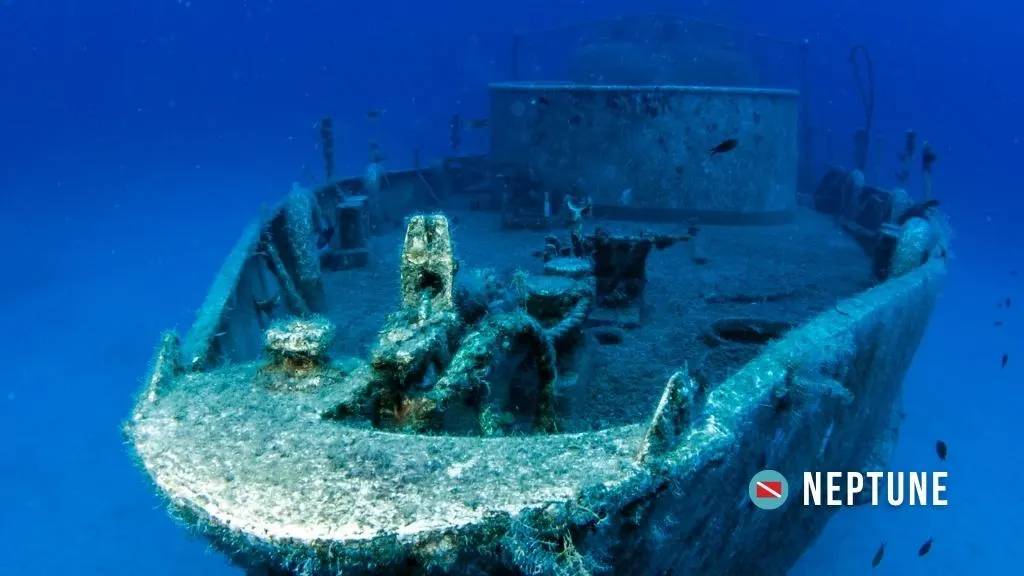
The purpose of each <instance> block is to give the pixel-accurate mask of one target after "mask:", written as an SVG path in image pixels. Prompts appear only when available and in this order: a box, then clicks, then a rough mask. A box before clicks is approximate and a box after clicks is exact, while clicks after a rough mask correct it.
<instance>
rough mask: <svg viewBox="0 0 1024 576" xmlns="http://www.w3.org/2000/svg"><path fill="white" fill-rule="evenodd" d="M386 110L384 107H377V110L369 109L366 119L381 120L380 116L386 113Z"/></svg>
mask: <svg viewBox="0 0 1024 576" xmlns="http://www.w3.org/2000/svg"><path fill="white" fill-rule="evenodd" d="M384 112H385V111H384V110H383V109H381V110H376V109H375V110H367V111H366V119H367V120H379V119H380V117H381V116H383V115H384Z"/></svg>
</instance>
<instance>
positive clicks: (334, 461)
mask: <svg viewBox="0 0 1024 576" xmlns="http://www.w3.org/2000/svg"><path fill="white" fill-rule="evenodd" d="M255 369H256V368H255V366H252V365H250V366H241V367H232V368H226V369H221V370H217V371H213V372H210V373H205V374H195V375H186V376H184V377H182V378H180V379H179V381H178V382H176V384H175V386H174V387H173V389H172V390H170V391H169V392H168V393H167V395H166V396H164V397H161V399H160V401H159V402H157V403H154V404H148V403H147V404H143V405H142V407H141V411H140V413H139V414H138V417H137V418H136V420H135V425H134V426H133V434H134V436H135V445H136V447H137V448H138V450H139V452H140V455H141V457H142V461H143V462H144V463H145V465H146V467H147V469H148V471H149V472H150V474H151V475H152V477H153V478H154V480H155V481H156V483H157V485H158V486H159V487H160V488H161V490H162V491H163V492H164V493H165V494H169V495H173V496H174V497H175V498H176V499H181V500H182V501H183V502H184V503H185V504H186V506H187V508H188V509H190V510H194V509H195V507H196V506H198V507H199V508H200V509H201V510H203V511H205V513H206V514H208V515H209V516H210V517H211V519H212V520H213V521H214V522H213V523H214V524H218V525H220V526H230V527H231V528H232V529H234V530H238V531H240V532H242V533H247V534H253V535H257V536H259V537H261V538H266V539H270V540H275V539H281V538H289V539H296V540H298V541H305V542H316V541H351V540H363V539H370V538H373V537H375V536H379V535H380V534H381V533H382V532H386V533H392V534H397V535H398V536H403V535H409V534H418V533H421V532H427V531H432V530H438V529H444V528H449V527H458V526H461V525H465V524H470V523H477V522H479V521H480V520H481V519H482V517H483V515H484V514H485V513H487V512H493V511H507V512H510V513H515V512H517V511H519V510H520V509H522V508H525V507H537V506H542V505H544V504H545V503H549V502H562V501H565V500H567V499H571V498H572V497H574V496H575V495H576V494H577V493H578V491H579V490H580V489H581V488H582V487H585V486H591V485H595V484H598V485H600V484H606V485H614V484H617V483H618V482H620V481H622V480H624V479H626V478H627V477H628V476H629V475H630V474H632V473H635V471H636V468H635V466H634V465H633V464H632V458H633V456H634V455H635V454H636V450H637V448H638V446H639V442H640V437H641V431H640V429H639V428H638V427H626V428H619V429H613V430H609V431H606V432H601V433H597V434H590V435H585V436H580V435H554V436H546V437H536V438H525V437H523V438H497V439H481V438H472V437H463V438H453V437H433V438H431V437H416V436H409V435H398V434H387V433H382V432H379V431H378V432H372V434H373V435H374V437H373V439H372V440H370V434H371V432H370V431H368V430H360V429H355V428H350V427H347V426H344V425H342V424H340V423H337V422H332V421H326V420H321V419H319V417H318V413H319V410H320V409H321V408H322V404H323V401H324V400H325V398H324V397H323V396H321V395H320V394H318V393H315V392H309V393H299V392H271V391H268V390H266V389H265V388H262V387H259V386H257V385H254V384H253V381H254V376H255ZM325 393H326V394H336V393H337V391H336V390H335V391H327V392H325ZM527 444H529V446H527ZM481 448H482V449H481ZM495 478H500V479H501V481H499V482H495Z"/></svg>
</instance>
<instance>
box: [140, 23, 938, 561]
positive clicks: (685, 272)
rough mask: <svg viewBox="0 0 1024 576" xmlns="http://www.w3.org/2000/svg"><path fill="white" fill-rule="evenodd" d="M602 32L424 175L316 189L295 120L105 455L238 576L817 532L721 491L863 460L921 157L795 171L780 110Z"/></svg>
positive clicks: (815, 514) (859, 159)
mask: <svg viewBox="0 0 1024 576" xmlns="http://www.w3.org/2000/svg"><path fill="white" fill-rule="evenodd" d="M656 20H657V19H656ZM622 26H625V24H623V23H622V22H618V21H617V22H613V23H612V26H611V30H610V31H609V32H608V33H607V34H600V35H597V36H595V38H599V39H600V41H595V42H592V43H591V44H590V45H587V46H584V47H581V48H580V49H579V50H578V53H577V55H576V56H575V60H574V62H573V65H572V66H569V70H570V77H569V78H567V79H565V80H564V81H559V82H525V81H515V82H504V83H497V84H492V85H490V86H488V92H489V99H490V105H491V111H490V114H489V117H488V118H487V119H480V120H472V121H468V122H467V121H464V120H463V119H462V118H461V117H460V116H459V115H458V114H456V115H454V116H453V117H452V122H451V134H450V135H449V136H450V138H449V140H450V142H449V144H450V148H451V150H453V151H454V152H453V154H452V156H450V157H447V158H444V159H442V160H440V161H439V162H437V163H435V164H432V165H430V166H428V167H427V166H424V165H423V164H421V162H420V157H419V153H418V152H416V153H414V154H413V167H412V168H410V169H407V170H388V169H385V168H384V159H385V157H386V155H385V154H384V151H382V150H381V147H380V145H379V144H378V143H376V142H371V143H370V146H369V149H370V161H369V163H368V164H367V165H366V167H365V170H363V171H362V173H360V174H356V175H353V176H351V177H340V176H339V175H338V174H337V167H336V165H335V159H334V150H335V148H336V146H335V142H334V138H335V134H334V126H335V123H334V121H333V120H332V119H331V118H323V119H321V121H320V122H319V123H318V128H319V137H320V143H319V144H320V146H319V149H320V150H321V151H322V153H323V161H324V172H325V178H324V179H323V180H322V181H320V182H314V183H312V184H310V185H306V186H304V185H301V184H299V183H295V184H293V186H292V190H291V192H290V193H288V194H287V196H286V197H285V198H284V200H283V201H281V202H280V203H279V204H278V205H276V206H274V207H272V208H268V209H266V210H264V211H263V213H262V214H260V217H259V218H258V219H256V220H255V221H254V222H253V223H252V224H251V225H250V226H249V227H247V228H246V229H245V230H244V232H243V234H242V237H241V239H240V240H239V242H238V243H237V245H236V246H235V247H234V249H233V250H232V251H231V252H230V254H228V256H227V258H226V261H225V263H224V265H223V267H222V269H221V271H220V273H219V274H218V276H217V278H216V280H215V281H214V283H213V286H212V287H211V288H210V291H209V294H208V295H207V298H206V300H205V302H204V303H203V305H202V307H201V308H200V310H199V313H198V317H197V319H196V321H195V323H194V324H193V325H192V326H191V328H190V329H189V331H188V332H187V333H186V334H185V335H184V337H183V338H179V337H178V336H177V335H176V334H174V333H167V334H165V335H164V336H163V337H162V339H161V341H160V345H159V348H158V350H157V354H156V358H155V360H154V362H153V365H152V367H151V370H150V373H149V376H148V378H147V380H146V382H145V387H144V389H143V391H142V394H141V395H140V397H139V398H138V401H137V403H136V406H135V408H134V410H133V413H132V415H131V419H130V421H129V422H128V424H127V426H126V431H127V433H128V434H129V436H130V439H131V442H132V443H133V446H134V448H135V451H136V453H137V454H138V456H139V460H140V462H141V464H142V466H143V467H144V468H145V469H146V471H147V473H148V474H149V475H150V477H151V478H152V479H153V481H154V483H155V485H156V486H157V488H158V490H159V491H160V493H161V494H164V495H166V496H167V497H168V499H169V501H170V502H171V504H172V508H173V510H174V511H175V514H176V515H177V516H178V517H180V518H182V519H184V520H186V521H187V522H188V523H189V524H190V525H191V526H192V527H193V528H194V529H195V531H197V532H199V533H201V534H203V535H204V536H206V537H208V538H209V539H210V540H211V541H212V542H213V543H214V544H215V545H216V546H217V547H218V548H219V549H220V550H223V551H225V553H227V554H229V555H230V556H231V557H232V560H233V561H234V562H235V563H236V564H238V565H239V566H243V567H245V568H246V569H248V570H250V572H249V573H250V574H252V575H256V574H302V575H303V576H309V575H313V574H330V575H333V574H340V573H346V574H370V573H383V572H382V571H390V572H394V573H414V574H419V573H464V574H498V573H500V574H506V573H507V574H514V573H515V574H517V573H531V574H537V573H556V574H563V573H574V574H576V573H580V574H583V573H629V574H634V573H636V574H649V575H652V576H653V575H655V574H665V573H673V571H674V570H677V571H676V572H674V573H677V574H682V573H693V574H732V573H737V574H738V573H754V572H755V571H758V570H760V571H762V572H764V573H773V574H774V573H782V572H784V570H785V568H786V567H788V566H789V565H790V564H791V563H792V561H793V560H794V559H795V558H796V557H797V555H798V554H799V553H800V552H801V551H802V550H803V549H804V548H805V547H806V546H807V545H808V543H809V542H811V541H813V539H814V537H816V535H817V534H818V533H819V532H820V530H821V529H822V527H823V526H824V522H825V521H826V520H827V515H828V512H827V511H825V512H823V511H819V510H814V509H811V508H809V507H807V508H800V509H799V510H792V509H791V510H790V511H789V512H787V513H786V514H779V515H776V516H774V517H771V518H769V517H768V516H764V515H760V516H759V515H757V511H755V510H753V506H754V504H753V503H752V502H751V499H750V497H749V494H748V491H747V483H748V482H749V479H750V478H751V476H752V475H753V474H754V473H755V472H757V471H758V470H763V469H766V468H771V469H773V470H778V471H780V473H783V474H789V473H796V472H797V471H799V470H811V469H821V470H829V469H831V470H837V469H854V468H857V467H871V466H873V467H874V468H875V469H878V467H879V466H880V465H881V464H880V463H884V462H885V461H886V460H887V458H888V456H889V454H890V453H891V449H892V446H893V444H894V442H895V438H896V432H897V431H898V427H899V414H900V409H899V402H900V387H901V383H902V379H903V375H904V374H905V372H906V370H907V368H908V367H909V365H910V360H911V359H912V357H913V354H914V352H915V350H916V347H917V344H918V343H919V342H920V339H921V338H922V337H923V333H924V328H925V326H926V325H927V320H928V317H929V315H930V313H931V307H932V306H933V305H934V300H935V298H936V297H937V294H938V290H939V288H938V286H939V284H940V280H941V278H942V276H943V275H944V271H945V270H944V265H943V264H942V262H940V260H944V258H945V256H946V246H947V242H948V238H949V235H948V228H947V226H946V224H945V221H944V219H943V218H942V214H941V213H940V212H939V209H938V201H937V200H935V198H934V197H933V195H932V187H931V186H932V171H933V167H934V164H935V162H936V158H937V156H936V154H935V151H934V149H933V148H932V147H931V145H930V144H929V143H927V142H924V143H923V145H922V146H918V145H917V135H916V133H914V132H908V133H907V134H906V135H905V137H904V141H903V142H902V147H901V148H900V150H899V152H898V158H899V160H900V165H901V167H902V169H901V170H900V172H899V173H898V184H899V186H897V187H895V188H892V189H887V188H883V187H881V186H877V185H873V184H869V183H867V182H866V178H865V171H866V168H865V165H864V162H866V159H867V158H869V157H871V156H870V155H869V154H868V153H867V151H866V149H864V148H863V147H864V146H866V143H867V142H870V141H871V139H870V138H869V137H867V136H866V135H862V136H859V137H858V139H857V142H859V143H860V146H861V147H860V148H858V151H857V153H856V154H855V168H854V169H850V170H848V169H844V168H840V167H838V166H830V167H827V168H824V169H823V170H821V172H824V176H823V177H821V178H820V179H819V178H817V173H816V168H823V167H821V166H818V165H816V164H815V163H814V162H813V161H812V158H810V148H809V144H808V143H809V142H810V133H809V131H808V128H807V126H806V125H805V122H803V121H802V120H801V119H803V120H806V119H807V117H808V113H807V104H806V103H805V102H803V101H802V97H801V94H800V92H798V91H796V90H783V89H769V88H759V87H755V85H756V84H757V82H756V81H755V78H754V77H753V76H752V75H751V69H752V66H747V65H745V64H743V62H744V61H745V58H744V57H742V54H740V53H738V52H736V51H733V50H732V49H730V50H726V51H725V52H724V53H722V54H719V56H718V57H721V58H722V59H723V61H722V62H717V61H715V62H712V61H709V60H706V59H705V60H699V59H694V58H692V57H690V56H692V54H693V53H700V54H705V55H707V54H712V55H714V54H715V53H714V52H707V51H706V50H704V49H703V47H702V46H696V43H699V42H698V40H699V35H695V34H694V33H693V32H694V31H695V30H697V29H698V25H697V24H692V23H691V24H687V26H688V27H685V28H684V27H680V26H682V22H681V21H679V20H677V19H669V21H668V23H667V24H666V25H665V26H662V25H661V24H659V25H658V26H657V27H656V28H655V29H654V30H652V29H648V28H643V27H641V28H638V29H637V30H636V31H635V34H626V33H625V31H624V30H620V27H622ZM690 26H692V27H690ZM716 30H717V28H716ZM652 31H660V32H658V34H654V33H652ZM675 31H680V32H682V31H685V32H686V33H685V34H680V38H685V39H686V40H685V41H686V42H692V43H695V45H694V46H690V48H691V49H693V50H692V51H691V52H680V53H679V54H677V55H678V56H679V58H678V59H677V60H666V59H664V58H662V57H661V55H658V54H654V53H652V54H650V55H648V57H647V59H646V61H648V63H649V64H651V66H650V67H647V68H645V67H640V66H627V65H626V63H627V62H632V61H635V59H637V58H641V56H642V53H643V50H645V49H646V48H644V47H643V42H641V41H646V40H647V39H650V38H661V37H664V38H669V37H674V36H673V35H674V34H675V33H676V32H675ZM670 33H671V34H670ZM709 34H710V32H709ZM613 38H618V40H615V41H612V40H610V39H613ZM794 46H797V47H798V48H797V49H801V48H799V46H803V45H802V44H794ZM648 48H649V46H648ZM611 55H618V56H616V57H614V58H612V57H611ZM726 55H728V58H726ZM683 56H686V57H685V58H684V57H683ZM708 58H710V57H708ZM727 60H728V61H732V60H736V61H735V62H733V64H735V65H726V64H728V62H727ZM608 62H618V63H622V68H621V69H620V68H616V67H615V66H609V65H607V63H608ZM666 62H669V63H672V65H667V64H665V63H666ZM684 62H689V63H690V64H687V65H685V66H684V65H681V64H680V63H684ZM676 64H680V65H676ZM659 67H660V68H659ZM712 71H713V72H714V73H713V74H712V73H711V72H712ZM726 83H727V84H728V85H726ZM367 118H368V119H369V120H370V121H372V122H375V123H376V122H382V114H381V112H380V111H370V112H369V113H367ZM869 124H870V123H869ZM463 129H473V130H478V131H482V130H484V129H486V131H487V132H488V134H489V152H488V154H487V155H473V154H465V153H462V152H459V147H460V146H461V143H462V138H463V132H462V131H463ZM918 157H920V169H919V170H918V169H917V168H915V166H914V163H915V162H916V160H915V158H918ZM918 171H919V172H920V173H921V180H922V183H923V186H922V187H923V193H922V194H921V198H920V199H919V200H918V201H915V200H914V199H912V198H911V195H910V194H909V193H908V192H907V190H906V188H907V187H908V179H909V178H910V174H911V173H912V172H918ZM876 173H880V172H878V171H876ZM816 181H817V184H816V185H815V182H816ZM865 469H866V468H865ZM733 488H735V490H733ZM737 501H738V502H739V505H737ZM794 518H797V519H798V520H797V521H794V520H793V519H794ZM780 522H786V526H785V530H783V529H782V525H781V524H778V523H780ZM766 558H769V559H770V562H769V561H768V560H765V559H766ZM766 562H769V564H770V567H766V566H768V564H766ZM567 566H568V567H573V570H569V568H567ZM600 566H604V568H599V567H600ZM580 567H585V568H586V569H583V568H580ZM575 568H580V570H575ZM574 570H575V571H574ZM638 570H639V571H638ZM390 572H389V573H390Z"/></svg>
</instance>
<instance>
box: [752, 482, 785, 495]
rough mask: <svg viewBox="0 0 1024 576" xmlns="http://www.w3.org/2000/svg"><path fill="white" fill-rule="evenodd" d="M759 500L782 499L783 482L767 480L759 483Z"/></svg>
mask: <svg viewBox="0 0 1024 576" xmlns="http://www.w3.org/2000/svg"><path fill="white" fill-rule="evenodd" d="M757 497H758V498H782V482H779V481H778V480H765V481H763V482H758V483H757Z"/></svg>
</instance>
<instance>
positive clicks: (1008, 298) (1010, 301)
mask: <svg viewBox="0 0 1024 576" xmlns="http://www.w3.org/2000/svg"><path fill="white" fill-rule="evenodd" d="M1011 304H1013V301H1012V300H1010V297H1009V296H1007V297H1006V300H1003V305H1004V306H1006V307H1007V308H1009V307H1010V305H1011Z"/></svg>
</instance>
